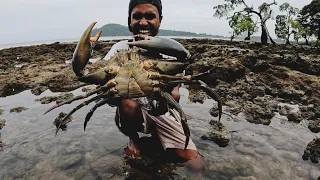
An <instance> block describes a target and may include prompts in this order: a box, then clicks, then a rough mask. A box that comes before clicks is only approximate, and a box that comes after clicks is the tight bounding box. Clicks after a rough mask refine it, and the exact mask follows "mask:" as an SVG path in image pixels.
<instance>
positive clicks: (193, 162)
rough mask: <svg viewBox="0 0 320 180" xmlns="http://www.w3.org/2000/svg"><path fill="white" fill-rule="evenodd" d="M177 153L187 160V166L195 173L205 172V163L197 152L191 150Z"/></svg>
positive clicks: (176, 151) (177, 150)
mask: <svg viewBox="0 0 320 180" xmlns="http://www.w3.org/2000/svg"><path fill="white" fill-rule="evenodd" d="M175 153H176V154H177V155H178V156H179V157H181V158H183V159H185V160H186V162H185V163H184V164H185V166H186V167H187V168H189V169H191V170H193V171H196V172H199V171H202V170H204V168H205V163H204V159H203V157H202V156H201V155H200V154H199V152H198V151H196V150H191V149H186V150H182V149H175Z"/></svg>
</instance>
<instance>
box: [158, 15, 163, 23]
mask: <svg viewBox="0 0 320 180" xmlns="http://www.w3.org/2000/svg"><path fill="white" fill-rule="evenodd" d="M159 18H160V23H161V21H162V18H163V16H162V15H161V16H160V17H159Z"/></svg>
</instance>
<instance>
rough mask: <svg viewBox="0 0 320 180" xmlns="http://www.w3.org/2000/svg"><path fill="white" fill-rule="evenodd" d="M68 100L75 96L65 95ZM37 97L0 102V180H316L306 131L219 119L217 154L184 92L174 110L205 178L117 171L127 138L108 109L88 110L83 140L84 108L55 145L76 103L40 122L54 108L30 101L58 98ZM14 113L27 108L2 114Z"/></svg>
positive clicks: (204, 118)
mask: <svg viewBox="0 0 320 180" xmlns="http://www.w3.org/2000/svg"><path fill="white" fill-rule="evenodd" d="M72 93H73V94H74V95H78V94H81V93H82V92H81V90H80V89H77V90H75V91H72ZM58 94H60V93H51V92H50V91H48V90H47V91H45V92H44V93H42V94H41V95H40V96H35V95H33V94H31V92H30V91H24V92H22V93H20V94H17V95H13V96H8V97H5V98H0V109H3V110H4V113H3V115H1V116H0V118H1V119H5V120H6V125H5V127H4V128H3V129H2V130H1V139H2V141H3V143H5V147H4V149H3V151H2V152H0V167H1V168H0V179H6V180H10V179H46V180H49V179H59V180H62V179H222V180H227V179H232V180H253V179H258V180H260V179H261V180H271V179H281V180H286V179H288V180H289V179H290V180H293V179H294V180H299V179H301V180H302V179H303V180H305V179H310V180H316V179H318V177H319V176H320V165H319V164H313V163H311V162H310V161H303V160H302V157H301V156H302V155H303V151H304V149H305V148H306V146H307V144H308V143H309V142H310V141H311V140H312V139H313V138H315V136H316V135H317V134H315V133H312V132H310V130H309V129H308V128H306V127H303V126H300V125H297V124H292V123H289V122H285V123H283V122H284V121H285V120H283V119H282V120H281V119H279V118H274V119H273V121H272V123H271V124H270V125H269V126H265V125H256V124H250V123H248V122H247V121H246V120H245V119H243V118H242V117H240V116H239V117H234V118H231V117H229V116H227V115H223V117H222V120H221V122H222V123H223V124H224V125H225V126H227V128H228V129H229V131H230V136H231V140H230V142H229V145H228V146H227V147H224V148H223V147H219V146H218V145H216V144H215V143H214V142H212V141H205V140H202V139H201V138H200V137H201V136H202V135H203V134H205V133H206V132H208V131H209V130H210V125H209V121H210V120H211V119H216V118H214V117H212V116H211V115H210V114H209V112H208V111H209V109H210V108H211V106H212V103H215V102H214V101H212V100H206V101H205V102H204V103H203V104H199V103H191V102H189V101H188V91H187V89H184V88H182V89H181V94H182V98H181V105H182V107H183V109H184V110H185V112H186V113H187V115H189V116H191V117H193V118H192V119H191V120H189V121H188V123H189V126H190V129H191V133H192V135H191V138H192V139H193V141H194V142H195V144H196V145H197V147H198V150H199V151H200V153H201V154H202V155H203V156H204V159H205V161H206V170H205V171H204V172H201V173H193V172H191V171H188V170H187V169H186V168H184V167H180V166H179V167H176V166H173V165H172V164H171V165H169V164H168V165H166V166H165V167H163V166H154V167H148V168H145V169H134V168H132V167H130V166H128V165H127V164H126V163H125V160H124V158H123V156H122V155H123V151H124V148H125V147H126V145H127V142H128V138H127V137H126V136H124V135H123V134H122V133H120V132H119V131H118V129H117V127H116V125H115V123H114V113H115V108H112V107H110V106H108V105H105V106H102V107H100V108H99V109H97V110H96V112H95V113H94V115H93V116H92V118H91V120H90V122H89V123H88V126H87V129H86V132H84V131H83V122H84V117H85V115H86V113H87V112H88V111H89V110H90V108H91V107H92V105H89V106H86V107H84V108H82V109H81V110H79V111H77V112H76V113H75V114H74V115H73V121H72V122H71V123H69V125H68V129H67V131H66V132H63V131H60V132H59V133H58V135H57V136H56V137H55V126H54V125H53V123H52V122H53V120H54V119H55V118H56V117H57V116H58V114H59V113H60V112H62V111H63V112H68V111H70V110H71V109H72V108H73V107H75V106H76V105H77V104H79V103H80V102H81V101H76V102H74V103H72V104H70V105H65V106H63V107H60V108H57V109H55V110H53V111H52V112H50V113H48V114H46V115H43V113H44V112H45V111H46V110H47V109H49V108H50V107H51V106H52V105H53V104H54V103H51V104H44V105H43V104H41V103H40V102H39V101H36V100H35V99H40V98H41V97H44V96H52V95H58ZM16 107H26V108H28V109H27V110H25V111H22V112H21V113H10V109H12V108H16Z"/></svg>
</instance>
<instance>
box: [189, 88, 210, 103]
mask: <svg viewBox="0 0 320 180" xmlns="http://www.w3.org/2000/svg"><path fill="white" fill-rule="evenodd" d="M188 98H189V100H190V101H191V102H193V103H200V104H203V102H204V100H205V99H207V98H206V94H205V93H204V92H201V91H192V92H191V93H190V94H189V97H188Z"/></svg>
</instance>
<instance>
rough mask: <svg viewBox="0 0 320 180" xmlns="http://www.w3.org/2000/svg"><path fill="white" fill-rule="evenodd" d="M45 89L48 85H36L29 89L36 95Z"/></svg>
mask: <svg viewBox="0 0 320 180" xmlns="http://www.w3.org/2000/svg"><path fill="white" fill-rule="evenodd" d="M47 89H48V87H46V86H36V87H35V88H33V89H31V93H32V94H34V95H36V96H39V95H40V94H41V93H43V92H44V91H46V90H47Z"/></svg>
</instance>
